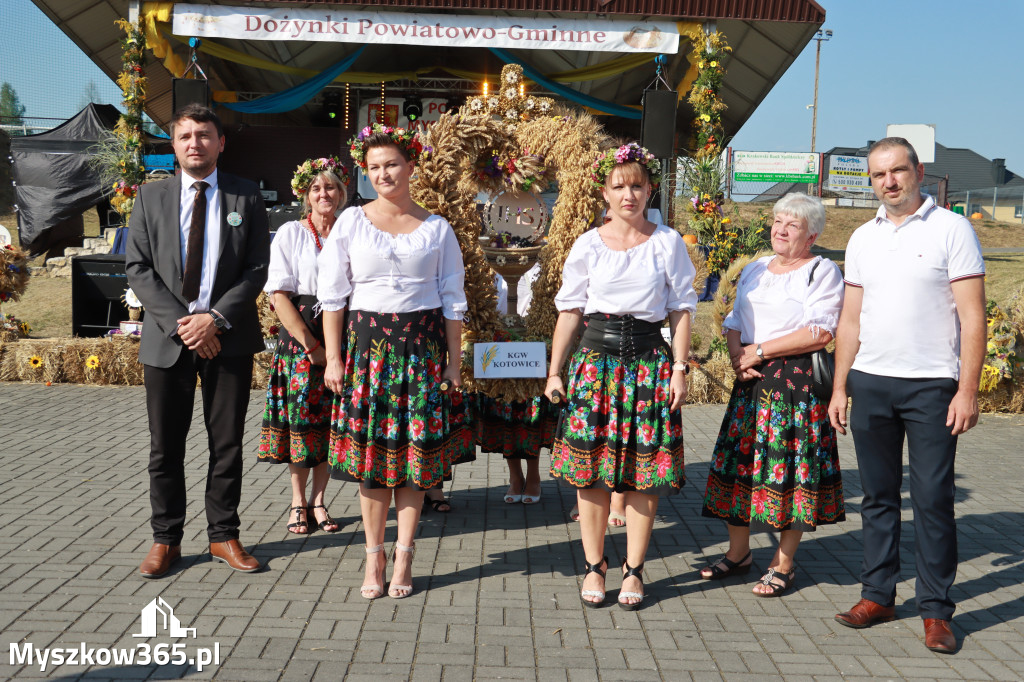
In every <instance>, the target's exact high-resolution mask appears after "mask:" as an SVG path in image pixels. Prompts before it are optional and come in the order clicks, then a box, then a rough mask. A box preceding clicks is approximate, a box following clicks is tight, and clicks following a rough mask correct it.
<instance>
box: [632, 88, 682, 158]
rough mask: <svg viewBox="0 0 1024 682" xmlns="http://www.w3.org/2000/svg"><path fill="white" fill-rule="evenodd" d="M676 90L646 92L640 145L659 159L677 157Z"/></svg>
mask: <svg viewBox="0 0 1024 682" xmlns="http://www.w3.org/2000/svg"><path fill="white" fill-rule="evenodd" d="M678 97H679V95H677V94H676V92H675V91H674V90H644V117H643V121H642V122H641V124H640V144H641V145H643V146H644V147H646V148H647V151H649V152H650V153H652V154H654V156H655V158H658V159H670V158H672V157H673V156H675V139H676V100H677V98H678Z"/></svg>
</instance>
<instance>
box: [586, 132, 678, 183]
mask: <svg viewBox="0 0 1024 682" xmlns="http://www.w3.org/2000/svg"><path fill="white" fill-rule="evenodd" d="M633 161H635V162H637V163H639V164H640V165H641V166H643V167H644V168H646V169H647V173H648V174H649V175H650V176H651V185H653V186H655V187H657V186H658V183H660V182H661V162H660V161H658V160H657V159H656V158H654V154H652V153H650V152H649V151H647V149H646V148H644V147H641V146H640V145H638V144H637V143H636V142H630V143H629V144H624V145H622V146H621V147H619V148H618V149H609V150H608V151H606V152H605V153H604V154H602V155H601V156H599V157H597V160H596V161H594V164H593V165H592V166H591V167H590V180H591V181H592V182H593V183H594V186H595V187H604V183H605V182H606V181H607V180H608V176H609V175H610V174H611V172H612V169H614V168H615V167H616V166H618V165H620V164H623V163H630V162H633Z"/></svg>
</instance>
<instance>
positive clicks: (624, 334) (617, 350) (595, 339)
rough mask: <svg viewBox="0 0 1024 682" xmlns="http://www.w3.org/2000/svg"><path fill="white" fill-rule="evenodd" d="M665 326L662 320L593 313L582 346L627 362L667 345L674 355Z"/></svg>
mask: <svg viewBox="0 0 1024 682" xmlns="http://www.w3.org/2000/svg"><path fill="white" fill-rule="evenodd" d="M661 325H662V323H661V322H648V321H646V320H638V319H636V318H635V317H633V316H632V315H623V316H621V317H619V316H608V315H589V316H587V328H586V330H585V331H584V332H583V338H582V339H580V347H581V348H589V349H590V350H594V351H597V352H599V353H604V354H606V355H613V356H615V357H617V358H620V359H621V360H623V361H624V362H631V361H632V360H633V359H634V358H636V357H637V356H640V355H643V354H644V353H647V352H649V351H652V350H654V349H655V348H663V349H665V351H666V352H668V353H669V354H670V355H671V351H669V348H668V344H667V343H665V337H663V336H662V335H661Z"/></svg>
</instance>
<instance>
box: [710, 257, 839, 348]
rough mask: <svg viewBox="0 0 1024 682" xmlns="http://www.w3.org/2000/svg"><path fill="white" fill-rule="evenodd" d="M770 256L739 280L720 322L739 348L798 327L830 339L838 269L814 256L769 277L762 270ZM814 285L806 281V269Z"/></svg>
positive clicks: (835, 318)
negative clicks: (730, 305) (735, 335)
mask: <svg viewBox="0 0 1024 682" xmlns="http://www.w3.org/2000/svg"><path fill="white" fill-rule="evenodd" d="M774 258H775V256H774V255H773V256H765V257H764V258H759V259H758V260H756V261H754V262H753V263H751V264H750V265H748V266H747V267H745V268H743V272H742V273H741V274H740V280H739V283H738V284H737V285H736V303H735V304H734V305H733V308H732V312H731V313H729V314H728V315H727V316H726V318H725V320H723V321H722V327H723V328H724V329H735V330H737V331H739V333H740V341H741V342H743V343H744V344H750V343H764V342H766V341H771V340H772V339H777V338H779V337H782V336H785V335H786V334H789V333H791V332H795V331H797V330H798V329H803V328H804V327H810V329H811V331H812V333H814V334H815V335H817V333H818V332H820V331H826V332H828V333H829V334H833V335H834V334H835V333H836V326H837V325H838V324H839V310H840V309H841V308H842V307H843V274H842V272H840V270H839V266H838V265H836V264H835V263H833V262H832V261H830V260H828V259H827V258H822V257H821V256H815V257H814V258H812V259H811V260H810V261H809V262H808V263H805V264H804V265H802V266H800V267H799V268H797V269H796V270H793V271H791V272H786V273H783V274H779V275H777V274H775V273H773V272H771V271H769V270H768V264H769V263H770V262H772V260H773V259H774ZM815 263H817V264H818V266H817V268H815V269H814V280H813V281H809V280H810V279H811V268H812V267H814V264H815Z"/></svg>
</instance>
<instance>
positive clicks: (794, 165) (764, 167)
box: [732, 152, 818, 182]
mask: <svg viewBox="0 0 1024 682" xmlns="http://www.w3.org/2000/svg"><path fill="white" fill-rule="evenodd" d="M732 168H733V180H734V181H735V182H817V181H818V155H817V154H809V153H806V152H735V153H734V154H733V162H732Z"/></svg>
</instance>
